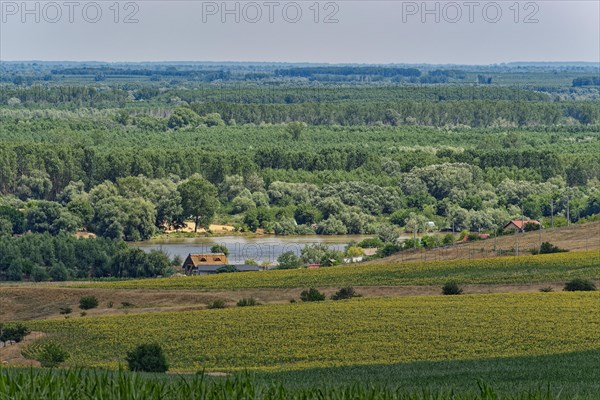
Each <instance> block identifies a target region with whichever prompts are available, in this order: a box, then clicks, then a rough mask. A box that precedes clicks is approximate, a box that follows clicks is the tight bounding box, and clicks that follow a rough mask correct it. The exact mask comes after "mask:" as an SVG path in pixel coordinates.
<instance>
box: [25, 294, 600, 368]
mask: <svg viewBox="0 0 600 400" xmlns="http://www.w3.org/2000/svg"><path fill="white" fill-rule="evenodd" d="M28 326H29V327H30V329H32V330H36V331H43V332H45V333H47V334H48V336H47V337H45V338H44V339H42V340H54V341H58V342H59V343H61V344H62V345H63V346H64V347H65V348H66V349H67V350H68V351H69V353H70V354H71V357H70V358H69V360H68V361H67V364H68V365H71V366H86V367H88V366H93V367H109V368H117V367H118V366H119V365H120V364H124V360H125V354H126V352H127V351H128V350H129V349H131V348H132V347H134V346H135V345H137V344H140V343H148V342H157V343H160V344H161V346H163V348H164V350H165V352H166V354H167V358H168V360H169V362H170V364H171V369H173V370H182V371H196V370H202V369H204V368H206V369H207V370H218V371H232V370H243V369H248V370H262V371H271V370H290V369H304V368H313V367H333V366H343V365H367V364H395V363H401V362H412V361H426V360H431V361H435V360H473V359H487V358H494V357H511V356H536V355H548V354H559V353H567V352H575V351H587V350H595V349H600V335H598V332H599V331H600V295H599V294H598V293H582V292H577V293H568V292H559V293H530V294H491V295H463V296H419V297H397V298H358V299H353V300H346V301H337V302H334V301H326V302H319V303H300V304H299V303H297V304H289V305H264V306H258V307H243V308H239V307H238V308H229V309H221V310H204V311H190V312H174V313H154V314H140V315H128V316H115V317H101V318H91V317H86V318H70V319H65V320H54V321H36V322H30V323H28Z"/></svg>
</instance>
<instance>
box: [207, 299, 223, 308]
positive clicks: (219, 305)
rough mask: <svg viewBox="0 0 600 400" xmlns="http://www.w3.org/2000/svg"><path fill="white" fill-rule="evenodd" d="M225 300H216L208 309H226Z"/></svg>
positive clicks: (209, 304)
mask: <svg viewBox="0 0 600 400" xmlns="http://www.w3.org/2000/svg"><path fill="white" fill-rule="evenodd" d="M225 307H226V305H225V300H223V299H216V300H213V301H211V302H210V303H208V308H209V309H211V310H212V309H215V308H225Z"/></svg>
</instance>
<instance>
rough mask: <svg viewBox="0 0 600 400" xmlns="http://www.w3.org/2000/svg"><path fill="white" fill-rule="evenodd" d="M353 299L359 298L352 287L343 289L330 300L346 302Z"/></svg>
mask: <svg viewBox="0 0 600 400" xmlns="http://www.w3.org/2000/svg"><path fill="white" fill-rule="evenodd" d="M353 297H360V294H358V293H356V291H355V290H354V288H353V287H352V286H347V287H343V288H341V289H340V290H338V291H337V292H336V293H335V294H334V295H332V296H331V300H346V299H351V298H353Z"/></svg>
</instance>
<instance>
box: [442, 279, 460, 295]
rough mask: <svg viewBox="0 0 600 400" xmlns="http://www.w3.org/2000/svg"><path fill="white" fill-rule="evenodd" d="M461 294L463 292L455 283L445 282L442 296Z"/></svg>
mask: <svg viewBox="0 0 600 400" xmlns="http://www.w3.org/2000/svg"><path fill="white" fill-rule="evenodd" d="M462 292H463V290H462V289H461V287H460V286H458V283H456V282H447V283H446V284H445V285H444V286H443V287H442V294H445V295H456V294H462Z"/></svg>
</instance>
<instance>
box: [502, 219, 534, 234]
mask: <svg viewBox="0 0 600 400" xmlns="http://www.w3.org/2000/svg"><path fill="white" fill-rule="evenodd" d="M527 224H535V225H540V222H539V221H536V220H535V219H513V220H512V221H510V222H509V223H508V224H506V225H504V230H505V231H523V229H525V225H527Z"/></svg>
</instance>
